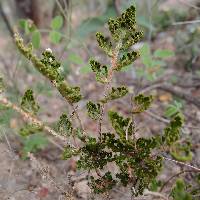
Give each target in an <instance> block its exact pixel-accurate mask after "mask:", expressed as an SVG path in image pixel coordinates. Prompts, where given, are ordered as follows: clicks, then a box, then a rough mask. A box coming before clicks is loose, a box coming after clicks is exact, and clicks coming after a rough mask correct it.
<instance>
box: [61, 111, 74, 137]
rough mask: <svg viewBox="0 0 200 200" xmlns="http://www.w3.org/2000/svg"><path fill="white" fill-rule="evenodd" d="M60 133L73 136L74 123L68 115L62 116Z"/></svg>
mask: <svg viewBox="0 0 200 200" xmlns="http://www.w3.org/2000/svg"><path fill="white" fill-rule="evenodd" d="M57 129H58V132H59V133H60V134H61V135H63V136H71V135H72V133H73V127H72V123H71V121H70V120H69V118H68V117H67V115H66V114H62V115H61V116H60V119H59V121H58V124H57Z"/></svg>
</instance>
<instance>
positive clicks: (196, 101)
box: [140, 83, 200, 108]
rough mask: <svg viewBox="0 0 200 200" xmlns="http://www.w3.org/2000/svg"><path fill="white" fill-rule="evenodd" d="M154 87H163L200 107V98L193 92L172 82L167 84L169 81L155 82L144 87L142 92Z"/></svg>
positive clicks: (162, 88)
mask: <svg viewBox="0 0 200 200" xmlns="http://www.w3.org/2000/svg"><path fill="white" fill-rule="evenodd" d="M153 89H161V90H164V91H166V92H169V93H172V94H174V95H175V96H178V97H180V98H182V99H185V100H186V101H188V102H189V103H192V104H194V105H195V106H197V107H198V108H200V100H199V99H196V98H194V97H193V96H192V95H191V94H189V93H187V92H184V91H182V90H181V89H180V87H177V86H173V85H171V84H167V83H164V84H161V83H160V84H159V83H157V84H155V85H151V86H148V87H144V88H143V89H142V90H141V91H140V93H145V92H148V91H151V90H153Z"/></svg>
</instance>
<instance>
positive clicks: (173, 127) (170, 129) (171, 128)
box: [163, 115, 183, 145]
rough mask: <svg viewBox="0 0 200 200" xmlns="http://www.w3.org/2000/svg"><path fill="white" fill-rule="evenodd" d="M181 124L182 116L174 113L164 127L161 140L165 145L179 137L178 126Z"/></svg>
mask: <svg viewBox="0 0 200 200" xmlns="http://www.w3.org/2000/svg"><path fill="white" fill-rule="evenodd" d="M182 125H183V117H182V116H181V115H176V116H175V117H174V118H173V119H172V120H171V122H170V124H169V125H168V126H167V127H166V128H165V129H164V137H163V140H164V141H165V142H166V144H167V145H171V144H173V143H174V142H176V141H177V140H178V139H179V136H180V128H181V127H182Z"/></svg>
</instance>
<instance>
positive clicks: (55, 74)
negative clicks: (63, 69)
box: [15, 33, 82, 103]
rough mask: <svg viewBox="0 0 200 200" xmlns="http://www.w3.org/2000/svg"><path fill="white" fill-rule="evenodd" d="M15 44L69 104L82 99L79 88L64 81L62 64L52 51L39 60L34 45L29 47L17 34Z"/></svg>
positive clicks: (45, 53)
mask: <svg viewBox="0 0 200 200" xmlns="http://www.w3.org/2000/svg"><path fill="white" fill-rule="evenodd" d="M15 43H16V45H17V47H18V49H19V51H20V52H21V53H22V54H23V55H24V56H25V57H26V58H27V59H29V60H30V61H31V62H32V64H33V65H34V67H35V68H36V69H37V70H38V71H39V72H40V73H41V74H43V75H44V76H45V77H46V78H48V79H49V80H50V81H51V82H52V84H53V85H54V86H55V87H56V88H57V89H58V91H59V92H60V94H61V95H62V96H63V97H64V98H65V99H66V100H67V101H68V102H69V103H76V102H78V101H80V99H81V98H82V96H81V94H80V88H79V87H72V86H69V85H68V84H67V83H66V81H65V80H64V78H63V76H62V75H61V74H60V71H59V67H60V62H58V61H57V60H56V59H55V56H54V55H53V53H52V51H51V49H47V50H45V51H44V52H43V53H42V56H43V57H42V59H39V58H38V57H37V56H36V55H34V54H33V52H32V51H33V49H32V45H31V44H30V45H28V46H27V47H26V46H25V45H24V43H23V39H22V38H20V36H19V35H18V34H17V33H16V34H15Z"/></svg>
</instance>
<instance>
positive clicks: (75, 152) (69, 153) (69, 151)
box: [62, 146, 79, 160]
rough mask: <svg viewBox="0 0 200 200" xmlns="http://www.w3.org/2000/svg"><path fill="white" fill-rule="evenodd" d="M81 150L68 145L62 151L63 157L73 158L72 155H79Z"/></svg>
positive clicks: (65, 158)
mask: <svg viewBox="0 0 200 200" xmlns="http://www.w3.org/2000/svg"><path fill="white" fill-rule="evenodd" d="M78 153H79V151H78V150H77V149H75V148H73V147H70V146H66V147H65V149H64V151H63V153H62V159H64V160H67V159H69V158H71V157H72V156H76V155H78Z"/></svg>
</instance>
